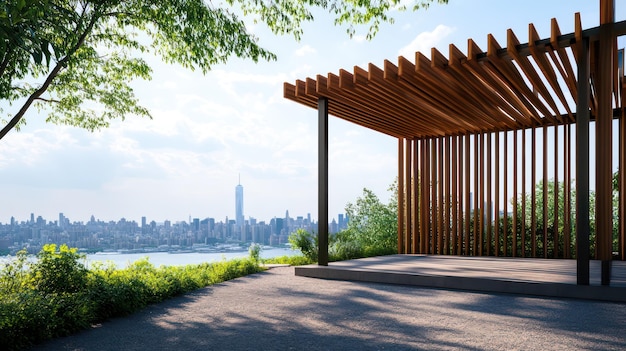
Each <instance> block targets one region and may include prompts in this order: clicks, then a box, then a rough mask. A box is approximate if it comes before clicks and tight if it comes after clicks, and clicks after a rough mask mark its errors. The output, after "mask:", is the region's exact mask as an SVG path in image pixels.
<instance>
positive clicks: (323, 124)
mask: <svg viewBox="0 0 626 351" xmlns="http://www.w3.org/2000/svg"><path fill="white" fill-rule="evenodd" d="M317 116H318V130H317V134H318V139H317V145H318V155H317V157H318V161H317V182H318V186H317V191H318V193H317V216H318V218H319V219H318V221H317V240H318V253H317V264H318V265H320V266H328V99H327V98H324V97H322V98H320V99H319V100H318V101H317Z"/></svg>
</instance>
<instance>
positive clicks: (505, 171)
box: [502, 131, 509, 256]
mask: <svg viewBox="0 0 626 351" xmlns="http://www.w3.org/2000/svg"><path fill="white" fill-rule="evenodd" d="M507 134H508V133H507V131H504V132H503V133H502V139H503V140H502V142H503V144H504V145H503V147H502V153H503V155H504V159H503V160H502V164H503V168H502V169H503V176H502V177H503V183H504V184H503V185H504V187H503V189H502V193H503V195H504V203H503V204H502V205H503V206H504V217H503V218H502V233H503V234H502V243H503V244H502V256H508V255H507V251H508V250H507V236H508V235H507V233H508V228H509V227H508V217H509V215H508V213H509V211H508V203H509V199H508V197H507V187H508V184H509V183H508V182H507V179H508V172H509V168H508V167H507V164H508V162H507V161H508V159H509V153H508V151H507V150H508V141H507Z"/></svg>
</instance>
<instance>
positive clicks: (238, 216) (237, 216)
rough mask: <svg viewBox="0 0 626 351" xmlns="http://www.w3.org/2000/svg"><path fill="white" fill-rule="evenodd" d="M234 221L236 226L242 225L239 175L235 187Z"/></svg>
mask: <svg viewBox="0 0 626 351" xmlns="http://www.w3.org/2000/svg"><path fill="white" fill-rule="evenodd" d="M235 220H236V222H237V225H243V223H244V218H243V186H241V175H239V184H237V186H236V187H235Z"/></svg>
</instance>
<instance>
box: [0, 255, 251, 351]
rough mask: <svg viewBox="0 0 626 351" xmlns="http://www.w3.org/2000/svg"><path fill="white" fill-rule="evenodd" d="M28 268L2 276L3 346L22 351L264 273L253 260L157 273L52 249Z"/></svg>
mask: <svg viewBox="0 0 626 351" xmlns="http://www.w3.org/2000/svg"><path fill="white" fill-rule="evenodd" d="M37 256H38V259H37V260H36V261H34V262H32V263H29V261H28V259H27V256H26V253H25V252H21V253H19V254H18V256H17V257H16V259H15V260H13V261H12V262H9V263H6V264H4V265H3V266H2V268H1V270H0V345H2V349H3V350H21V349H24V348H27V347H29V346H32V345H33V344H35V343H39V342H41V341H44V340H46V339H50V338H53V337H57V336H63V335H68V334H70V333H73V332H76V331H78V330H81V329H85V328H88V327H89V326H90V325H92V324H93V323H97V322H101V321H104V320H106V319H108V318H112V317H118V316H124V315H128V314H130V313H133V312H135V311H137V310H139V309H141V308H143V307H145V306H147V305H148V304H152V303H156V302H160V301H163V300H165V299H168V298H171V297H173V296H177V295H180V294H183V293H186V292H188V291H192V290H195V289H198V288H201V287H204V286H207V285H211V284H215V283H219V282H223V281H225V280H229V279H233V278H237V277H241V276H244V275H247V274H251V273H256V272H259V271H261V270H262V269H261V268H260V267H259V265H258V262H257V261H254V260H250V259H239V260H231V261H222V262H216V263H203V264H198V265H188V266H164V267H158V268H157V267H154V265H152V264H151V263H150V262H149V261H148V259H147V258H146V259H142V260H139V261H137V262H135V263H133V264H131V265H129V266H128V267H127V268H125V269H116V268H115V267H114V266H113V265H112V264H109V265H106V264H104V265H103V264H96V265H94V267H93V268H92V269H91V270H88V269H86V268H85V266H84V265H83V264H82V263H80V262H79V260H80V259H82V255H80V254H78V253H77V251H76V249H70V248H68V247H67V246H60V247H58V248H57V247H56V246H55V245H47V246H45V247H44V248H43V249H42V251H41V252H40V253H39V254H38V255H37Z"/></svg>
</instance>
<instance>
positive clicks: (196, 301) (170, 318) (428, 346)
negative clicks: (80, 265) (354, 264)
mask: <svg viewBox="0 0 626 351" xmlns="http://www.w3.org/2000/svg"><path fill="white" fill-rule="evenodd" d="M625 330H626V304H618V303H602V302H591V301H582V300H573V299H549V298H533V297H526V296H520V295H504V294H486V293H474V292H465V291H450V290H442V289H428V288H417V287H409V286H401V285H387V284H377V283H360V282H345V281H333V280H321V279H313V278H305V277H297V276H294V268H293V267H280V268H274V269H271V270H269V271H267V272H263V273H259V274H254V275H250V276H247V277H243V278H239V279H235V280H231V281H228V282H225V283H222V284H218V285H215V286H212V287H209V288H205V289H201V290H198V291H196V292H193V293H191V294H187V295H185V296H183V297H180V298H176V299H173V300H169V301H167V302H164V303H161V304H158V305H154V306H151V307H149V308H147V309H145V310H143V311H141V312H139V313H137V314H135V315H132V316H130V317H127V318H119V319H114V320H111V321H108V322H106V323H103V324H102V325H100V326H97V327H94V328H93V329H91V330H88V331H86V332H83V333H80V334H77V335H74V336H71V337H67V338H61V339H57V340H54V341H52V342H49V343H47V344H43V345H40V346H39V347H37V348H35V350H90V351H92V350H414V349H421V350H455V349H459V350H516V349H517V350H531V349H532V350H624V349H626V332H625Z"/></svg>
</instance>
